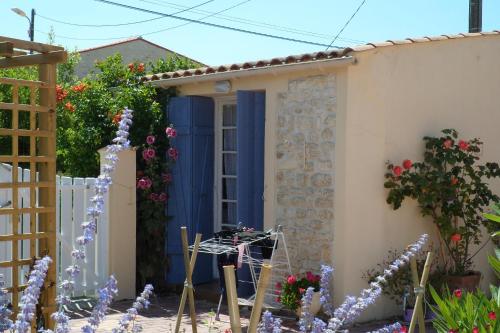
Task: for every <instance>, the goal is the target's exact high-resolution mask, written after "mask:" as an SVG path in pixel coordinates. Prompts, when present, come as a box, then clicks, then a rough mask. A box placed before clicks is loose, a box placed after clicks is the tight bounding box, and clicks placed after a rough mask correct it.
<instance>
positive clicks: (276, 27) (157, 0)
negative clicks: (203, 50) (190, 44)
mask: <svg viewBox="0 0 500 333" xmlns="http://www.w3.org/2000/svg"><path fill="white" fill-rule="evenodd" d="M138 1H141V2H145V3H150V4H154V5H158V6H163V7H169V8H176V9H179V8H186V6H183V5H179V4H176V3H173V2H168V1H163V0H149V1H148V0H138ZM191 11H192V12H193V13H199V14H212V13H213V12H210V11H207V10H203V9H197V10H191ZM217 16H218V17H217V18H218V19H222V20H226V21H230V22H237V23H243V24H247V25H251V26H256V27H261V28H267V29H271V30H277V31H284V32H289V33H293V34H298V35H303V36H311V37H317V38H322V39H327V40H331V38H332V35H327V34H321V33H318V32H313V31H307V30H301V29H296V28H292V27H287V26H282V25H276V24H270V23H267V22H261V21H255V20H250V19H247V18H242V17H236V16H230V15H217ZM337 39H339V40H343V41H346V42H351V43H366V41H363V40H359V39H351V38H340V37H339V38H337Z"/></svg>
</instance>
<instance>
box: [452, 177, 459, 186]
mask: <svg viewBox="0 0 500 333" xmlns="http://www.w3.org/2000/svg"><path fill="white" fill-rule="evenodd" d="M457 184H458V178H457V177H455V176H451V185H457Z"/></svg>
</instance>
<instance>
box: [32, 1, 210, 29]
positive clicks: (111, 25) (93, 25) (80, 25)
mask: <svg viewBox="0 0 500 333" xmlns="http://www.w3.org/2000/svg"><path fill="white" fill-rule="evenodd" d="M214 1H215V0H208V1H205V2H202V3H200V4H197V5H195V6H192V7H186V8H184V9H182V10H179V11H177V12H175V13H172V14H171V15H177V14H180V13H184V12H188V11H190V10H193V9H195V8H198V7H201V6H203V5H206V4H207V3H210V2H214ZM37 16H39V17H41V18H43V19H45V20H47V21H51V22H56V23H60V24H65V25H72V26H75V27H93V28H103V27H120V26H124V25H132V24H139V23H145V22H151V21H155V20H159V19H162V18H165V17H166V16H163V15H162V16H159V17H154V18H150V19H147V20H142V21H133V22H125V23H116V24H81V23H72V22H66V21H61V20H57V19H53V18H50V17H47V16H43V15H40V14H38V13H37Z"/></svg>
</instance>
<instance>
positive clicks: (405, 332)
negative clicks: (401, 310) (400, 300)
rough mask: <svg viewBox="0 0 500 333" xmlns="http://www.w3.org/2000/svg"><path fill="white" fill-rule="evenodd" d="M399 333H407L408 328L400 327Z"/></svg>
mask: <svg viewBox="0 0 500 333" xmlns="http://www.w3.org/2000/svg"><path fill="white" fill-rule="evenodd" d="M399 332H400V333H408V328H406V326H403V327H401V330H400V331H399Z"/></svg>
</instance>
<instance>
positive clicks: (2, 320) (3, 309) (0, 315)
mask: <svg viewBox="0 0 500 333" xmlns="http://www.w3.org/2000/svg"><path fill="white" fill-rule="evenodd" d="M6 294H7V290H6V289H5V281H4V279H3V274H0V332H3V331H7V330H10V329H11V328H12V325H13V323H12V320H10V316H11V315H12V311H10V310H9V301H8V300H7V298H6V297H5V295H6Z"/></svg>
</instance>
